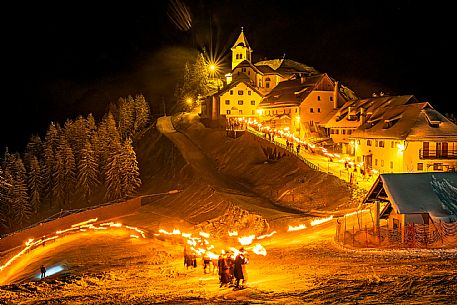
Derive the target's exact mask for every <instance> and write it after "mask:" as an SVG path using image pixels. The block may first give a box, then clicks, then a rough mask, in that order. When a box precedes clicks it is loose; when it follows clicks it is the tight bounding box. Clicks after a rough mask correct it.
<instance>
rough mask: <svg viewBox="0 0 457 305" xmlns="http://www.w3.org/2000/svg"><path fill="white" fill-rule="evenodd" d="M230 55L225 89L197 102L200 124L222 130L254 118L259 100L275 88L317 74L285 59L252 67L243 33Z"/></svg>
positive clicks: (249, 51)
mask: <svg viewBox="0 0 457 305" xmlns="http://www.w3.org/2000/svg"><path fill="white" fill-rule="evenodd" d="M231 51H232V71H231V73H227V74H226V75H225V77H226V79H225V85H224V86H223V87H222V88H221V89H220V90H218V91H214V92H211V93H210V94H208V95H206V96H203V97H200V100H199V102H200V105H201V112H200V115H201V117H202V121H204V122H206V123H207V124H208V125H212V126H226V124H227V121H228V120H230V119H234V118H250V117H252V116H253V114H254V116H256V117H258V112H257V111H256V110H257V108H258V106H259V103H260V101H261V99H262V98H263V97H264V96H265V95H266V94H268V93H269V92H270V91H271V90H272V89H273V88H275V87H276V86H277V85H278V84H280V83H281V82H283V81H286V80H289V79H293V78H297V77H307V76H311V75H316V74H318V72H317V71H316V70H315V69H314V68H312V67H309V66H306V65H304V64H301V63H299V62H296V61H293V60H289V59H285V58H281V59H273V60H261V61H258V62H256V63H254V62H253V59H252V53H253V50H252V48H251V47H250V45H249V43H248V41H247V39H246V36H245V34H244V31H243V30H242V31H241V33H240V35H239V36H238V38H237V40H236V41H235V43H234V45H233V47H232V48H231Z"/></svg>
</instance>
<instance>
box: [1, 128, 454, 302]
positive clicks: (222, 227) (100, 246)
mask: <svg viewBox="0 0 457 305" xmlns="http://www.w3.org/2000/svg"><path fill="white" fill-rule="evenodd" d="M199 132H200V131H198V130H193V131H190V133H189V134H188V136H186V137H182V135H179V133H173V136H170V137H169V139H170V141H172V142H173V143H174V144H175V145H176V147H177V148H178V149H179V151H180V152H181V153H182V155H183V156H184V158H185V159H186V162H188V165H190V167H191V168H192V172H193V173H194V176H193V179H192V181H190V182H188V184H182V181H178V180H176V181H175V183H176V184H178V183H179V184H180V185H179V187H178V186H175V189H183V191H182V192H179V193H177V194H173V195H170V196H167V197H164V198H157V199H154V200H153V201H151V202H150V203H149V204H147V205H144V206H143V207H142V208H141V209H140V210H138V211H137V212H136V213H133V214H130V215H125V216H123V217H120V218H118V219H113V221H116V222H119V223H122V224H125V225H131V226H136V227H139V228H141V229H143V230H144V231H145V238H133V237H131V236H130V232H127V231H126V230H122V229H115V228H113V229H112V230H106V231H103V230H100V231H90V232H89V231H88V232H78V233H74V234H69V235H67V236H65V237H62V238H59V239H57V240H55V241H54V242H48V243H46V245H45V246H40V247H37V248H36V249H33V250H31V251H30V252H29V253H27V254H25V255H23V256H22V257H21V258H20V259H18V260H17V261H15V262H14V264H12V265H11V266H8V267H7V268H5V270H3V271H2V272H1V273H0V283H1V284H2V285H3V286H0V304H455V303H456V301H455V299H456V295H457V267H456V266H457V250H456V249H443V250H417V249H416V250H407V249H403V250H376V249H368V250H365V249H348V248H344V247H342V246H340V245H338V244H337V243H335V241H334V236H335V220H334V219H332V220H329V221H326V222H323V223H321V224H318V225H315V226H310V225H307V228H306V229H302V230H297V231H291V232H289V231H287V230H288V225H293V226H297V225H299V224H303V223H306V224H309V223H310V220H311V219H314V218H315V217H316V216H313V215H310V214H307V213H301V212H298V211H297V210H295V209H287V208H286V207H284V206H282V205H281V206H277V205H275V202H274V200H273V199H274V198H273V199H272V198H269V197H268V196H262V195H261V191H262V190H264V184H265V181H268V183H270V184H269V187H270V188H276V187H277V188H279V187H285V186H287V187H292V186H294V185H295V184H294V183H295V182H294V181H296V180H297V177H307V176H306V175H308V174H309V175H312V177H313V179H314V180H319V181H321V184H320V185H319V186H316V185H314V186H313V190H312V191H313V193H312V196H314V197H313V200H316V201H317V200H319V199H320V198H319V197H318V196H322V197H324V196H327V195H328V196H330V195H338V196H340V197H342V198H346V199H347V198H348V197H344V196H347V194H346V191H345V190H344V189H343V187H341V189H340V192H339V193H338V187H337V186H336V185H337V184H335V183H336V182H333V181H330V180H323V179H324V178H325V177H321V176H318V175H317V174H316V173H315V172H309V173H308V172H306V170H303V169H301V168H299V170H298V171H297V167H296V165H295V164H292V163H291V162H292V160H284V161H280V162H279V163H277V164H264V163H262V162H259V163H256V164H255V165H251V167H250V168H248V167H246V166H247V165H245V164H243V162H245V161H246V160H250V159H251V157H252V156H251V155H249V154H248V153H247V152H246V151H241V150H240V152H237V149H241V148H240V147H238V146H236V144H237V143H239V142H230V143H229V142H227V143H225V144H226V145H232V146H225V147H221V148H219V149H220V150H221V151H222V150H224V151H226V152H231V155H232V156H233V155H237V153H238V156H239V155H240V154H241V156H243V158H240V157H238V160H240V159H243V160H242V161H239V162H238V163H235V162H234V161H233V159H231V158H229V157H228V156H227V155H224V154H223V153H222V152H219V153H217V152H215V151H214V150H208V149H207V148H208V147H210V146H211V145H214V144H212V143H209V142H208V141H211V142H214V141H213V140H214V139H215V138H211V137H213V135H212V134H210V133H206V134H204V135H205V136H204V137H201V138H206V139H207V142H205V143H202V142H200V143H197V144H198V145H197V144H196V143H195V142H192V139H195V138H197V135H198V134H199ZM200 135H201V133H200ZM216 143H217V142H216ZM219 143H220V145H221V146H223V145H225V144H224V143H222V142H219ZM205 147H206V148H205ZM214 156H217V158H213V159H211V160H210V158H212V157H214ZM281 162H282V163H281ZM288 164H292V165H290V168H289V167H288V166H289V165H288ZM188 165H187V166H188ZM254 169H255V170H254ZM273 170H274V171H273ZM268 171H270V172H268ZM278 171H283V172H281V174H280V175H277V177H276V176H275V172H278ZM181 172H183V171H181ZM284 173H286V174H284ZM287 173H289V174H287ZM242 174H244V175H245V176H243V179H241V178H240V177H241V175H242ZM265 177H267V178H269V179H268V180H267V179H266V178H265ZM249 179H250V180H249ZM256 179H257V180H256ZM262 179H264V180H262ZM286 179H289V180H286ZM335 179H336V178H335ZM256 181H257V182H256ZM310 183H312V181H310ZM306 191H307V190H306V189H304V190H303V192H306ZM329 192H333V193H334V194H329ZM319 194H320V195H319ZM346 199H345V200H346ZM310 202H313V201H312V200H310ZM338 206H340V203H332V202H331V203H329V204H328V206H327V208H328V209H329V210H335V209H337V208H338ZM348 207H349V206H344V208H345V209H346V208H348ZM159 229H164V230H167V231H171V230H173V229H180V230H181V231H182V232H189V233H192V234H193V235H194V236H195V235H198V234H199V232H200V231H205V232H208V233H210V234H211V235H210V237H209V238H208V240H209V241H210V242H211V243H212V244H213V245H214V246H215V249H214V252H215V253H219V252H220V250H222V249H227V248H230V247H234V248H238V247H240V244H239V242H238V241H237V239H236V238H233V237H229V236H228V232H229V231H233V230H234V229H236V230H238V231H239V232H240V234H243V235H248V233H252V234H256V235H257V236H259V235H260V233H271V232H273V231H277V233H276V234H274V235H272V236H271V237H268V238H265V239H262V240H258V242H259V243H261V244H262V246H263V247H264V248H265V249H266V251H267V255H266V256H263V255H256V254H254V253H253V252H252V251H250V252H249V254H248V255H249V259H250V261H249V264H248V265H247V272H248V277H249V278H248V284H247V285H248V288H247V289H244V290H233V288H219V283H218V277H217V275H216V274H204V272H203V267H202V261H201V259H200V258H199V260H198V266H197V268H196V269H192V268H189V269H186V268H185V267H184V265H183V248H184V243H185V241H186V239H184V238H183V237H182V235H167V234H163V233H162V234H159V235H155V234H158V233H159ZM250 229H252V230H253V232H250ZM19 250H20V249H13V250H12V251H11V252H9V253H3V254H0V255H1V256H0V263H1V262H4V261H5V260H6V258H7V257H11V255H12V253H14V252H15V251H19ZM41 264H44V265H45V266H47V267H48V274H47V277H46V278H45V279H43V280H40V279H39V275H40V270H39V268H40V266H41ZM60 268H61V270H59V269H60ZM52 270H54V271H55V272H56V273H54V274H50V273H51V271H52Z"/></svg>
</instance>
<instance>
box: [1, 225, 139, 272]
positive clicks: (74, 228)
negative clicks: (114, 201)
mask: <svg viewBox="0 0 457 305" xmlns="http://www.w3.org/2000/svg"><path fill="white" fill-rule="evenodd" d="M97 220H98V218H92V219H89V220H86V221H83V222H80V223H77V224H73V225H71V227H70V228H68V229H64V230H58V231H56V232H55V235H53V236H49V237H48V236H42V237H41V238H40V239H38V240H35V239H33V238H31V239H29V240H27V241H26V242H25V247H24V249H22V250H21V251H20V252H19V253H18V254H16V255H15V256H13V257H12V258H10V259H9V260H8V261H7V262H6V263H5V264H3V265H1V266H0V272H1V271H3V270H4V269H5V268H6V267H8V266H9V265H11V264H12V263H13V262H14V261H15V260H17V259H18V258H19V257H21V256H22V255H24V254H25V253H27V252H28V251H29V250H31V249H33V248H35V247H37V246H40V245H44V244H46V242H48V241H51V240H56V239H57V238H59V237H62V235H63V234H64V233H69V232H72V233H76V232H87V231H89V230H108V229H109V228H124V229H127V230H130V231H135V233H132V234H130V237H131V238H135V239H139V238H140V237H141V238H146V235H145V233H144V231H143V230H141V229H139V228H136V227H132V226H124V225H123V224H121V223H114V222H107V223H101V224H98V225H96V224H94V222H96V221H97Z"/></svg>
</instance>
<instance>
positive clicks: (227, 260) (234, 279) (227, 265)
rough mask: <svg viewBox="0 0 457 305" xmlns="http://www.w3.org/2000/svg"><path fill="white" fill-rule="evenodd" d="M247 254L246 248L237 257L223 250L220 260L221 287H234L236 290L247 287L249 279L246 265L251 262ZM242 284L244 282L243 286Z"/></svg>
mask: <svg viewBox="0 0 457 305" xmlns="http://www.w3.org/2000/svg"><path fill="white" fill-rule="evenodd" d="M246 254H247V253H246V251H245V250H244V248H241V249H240V250H239V252H238V255H237V256H236V257H233V255H232V254H231V253H226V252H225V251H224V250H222V252H221V255H220V256H219V259H218V270H219V283H220V286H219V287H234V289H242V288H245V287H246V283H247V279H248V277H247V272H246V265H247V264H248V262H249V259H248V258H247V255H246ZM240 282H242V284H241V285H240Z"/></svg>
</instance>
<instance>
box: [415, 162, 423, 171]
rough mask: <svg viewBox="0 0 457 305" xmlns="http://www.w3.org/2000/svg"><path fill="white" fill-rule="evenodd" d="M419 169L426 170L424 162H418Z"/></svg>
mask: <svg viewBox="0 0 457 305" xmlns="http://www.w3.org/2000/svg"><path fill="white" fill-rule="evenodd" d="M417 170H418V171H423V170H424V163H417Z"/></svg>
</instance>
